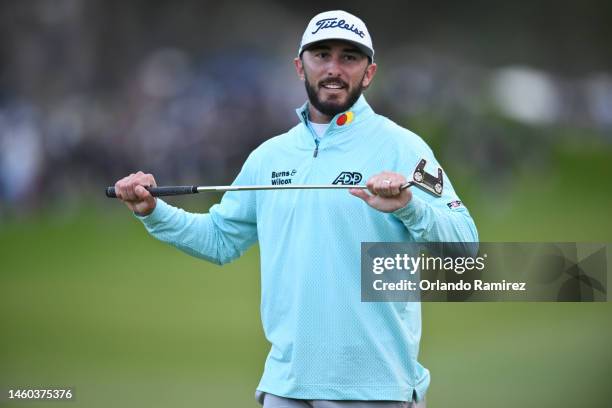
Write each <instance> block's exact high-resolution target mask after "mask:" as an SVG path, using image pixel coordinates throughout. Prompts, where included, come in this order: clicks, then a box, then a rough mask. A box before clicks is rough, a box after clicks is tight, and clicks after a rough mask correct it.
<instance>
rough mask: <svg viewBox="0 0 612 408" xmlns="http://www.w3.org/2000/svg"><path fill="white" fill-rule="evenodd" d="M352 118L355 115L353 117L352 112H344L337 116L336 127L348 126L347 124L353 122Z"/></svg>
mask: <svg viewBox="0 0 612 408" xmlns="http://www.w3.org/2000/svg"><path fill="white" fill-rule="evenodd" d="M354 116H355V115H353V112H344V113H343V114H342V115H340V116H338V119H336V125H338V126H344V125H348V124H349V123H351V122H352V121H353V117H354Z"/></svg>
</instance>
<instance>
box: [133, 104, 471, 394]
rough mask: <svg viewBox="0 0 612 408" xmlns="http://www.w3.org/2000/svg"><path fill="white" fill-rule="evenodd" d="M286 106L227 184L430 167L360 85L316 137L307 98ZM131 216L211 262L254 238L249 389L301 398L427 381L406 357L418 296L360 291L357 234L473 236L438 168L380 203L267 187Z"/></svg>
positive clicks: (413, 341)
mask: <svg viewBox="0 0 612 408" xmlns="http://www.w3.org/2000/svg"><path fill="white" fill-rule="evenodd" d="M297 113H298V116H299V118H300V122H299V123H298V124H297V125H296V126H295V127H294V128H292V129H291V130H289V131H288V132H287V133H285V134H283V135H280V136H277V137H274V138H272V139H269V140H268V141H266V142H264V143H263V144H262V145H261V146H259V147H258V148H257V149H255V150H254V151H253V152H252V153H251V154H250V156H249V157H248V159H247V160H246V162H245V164H244V166H243V168H242V170H241V171H240V173H239V174H238V176H237V177H236V179H235V181H234V184H236V185H262V184H263V185H266V184H331V183H333V182H334V181H336V182H341V183H355V182H358V183H359V184H365V182H366V181H367V180H368V179H369V178H370V177H371V176H373V175H375V174H378V173H380V172H382V171H384V170H387V171H393V172H397V173H401V174H403V175H405V176H407V178H411V175H412V172H413V171H414V169H415V167H416V166H417V164H418V163H419V161H420V160H421V159H423V158H424V159H426V160H427V167H426V170H427V171H428V172H429V173H434V174H435V173H436V171H437V168H438V167H439V164H438V162H437V160H436V159H435V157H434V155H433V153H432V151H431V149H430V148H429V147H428V146H427V144H426V143H425V142H424V141H423V140H422V139H421V138H420V137H419V136H417V135H415V134H414V133H412V132H410V131H408V130H406V129H404V128H402V127H400V126H399V125H397V124H395V123H394V122H392V121H391V120H389V119H387V118H385V117H383V116H381V115H378V114H376V113H375V112H374V111H373V110H372V109H371V108H370V106H369V105H368V103H367V102H366V100H365V98H364V97H363V96H361V97H360V98H359V100H358V101H357V102H356V103H355V104H354V105H353V107H352V108H351V109H350V110H349V111H348V112H345V113H342V114H338V115H337V116H336V117H335V118H334V119H333V120H332V122H331V124H330V126H329V128H328V129H327V131H326V132H325V135H324V136H323V137H322V138H321V139H320V140H319V139H318V138H316V136H315V133H314V132H313V131H312V130H311V128H310V127H309V124H308V106H307V104H305V105H304V106H302V107H301V108H300V109H298V110H297ZM343 115H344V116H343ZM139 218H141V220H142V222H143V223H144V225H145V227H146V228H147V230H148V231H149V232H150V233H151V234H152V235H153V236H154V237H156V238H158V239H160V240H162V241H164V242H168V243H170V244H172V245H174V246H176V247H177V248H179V249H181V250H183V251H185V252H187V253H189V254H191V255H193V256H196V257H199V258H202V259H205V260H208V261H211V262H214V263H217V264H223V263H226V262H230V261H232V260H233V259H235V258H237V257H239V256H240V255H241V254H242V253H243V252H244V251H245V250H246V249H247V248H248V247H250V246H251V245H252V244H254V243H256V242H258V243H259V247H260V254H261V319H262V323H263V329H264V333H265V336H266V338H267V339H268V341H269V342H270V343H271V349H270V352H269V354H268V357H267V360H266V363H265V369H264V373H263V376H262V378H261V381H260V383H259V386H258V387H257V389H258V390H259V391H262V392H267V393H271V394H275V395H278V396H283V397H288V398H297V399H309V400H311V399H323V400H396V401H411V400H412V398H413V396H416V398H417V400H421V399H422V398H423V396H424V394H425V392H426V390H427V387H428V385H429V382H430V375H429V371H428V370H427V369H426V368H424V367H423V366H422V365H421V364H420V363H419V362H418V358H417V357H418V351H419V341H420V336H421V308H420V303H418V302H406V303H400V302H378V303H376V302H372V303H368V302H361V287H360V285H361V277H360V248H361V242H455V241H457V242H476V241H478V234H477V231H476V227H475V225H474V222H473V221H472V218H471V217H470V214H469V212H468V210H467V208H466V207H465V206H464V205H463V204H461V202H460V201H459V198H458V197H457V195H456V193H455V191H454V189H453V186H452V184H451V182H450V180H449V179H448V177H447V175H446V174H444V191H443V195H442V197H440V198H437V197H433V196H431V195H428V194H426V193H425V192H423V191H421V190H419V189H413V199H412V200H411V202H410V203H408V205H407V206H406V207H404V208H401V209H399V210H397V211H395V212H394V213H390V214H388V213H383V212H380V211H377V210H375V209H373V208H371V207H369V206H368V205H367V204H366V203H365V202H363V201H362V200H361V199H359V198H357V197H354V196H352V195H351V194H349V193H348V192H347V191H345V190H283V191H270V190H267V191H242V192H227V193H225V195H224V196H223V199H222V200H221V202H220V203H219V204H215V205H214V206H212V207H211V208H210V211H209V213H207V214H193V213H188V212H185V211H183V210H181V209H178V208H175V207H172V206H170V205H168V204H166V203H165V202H164V201H162V200H161V199H158V200H157V205H156V208H155V210H154V211H153V212H152V213H151V214H150V215H148V216H146V217H139Z"/></svg>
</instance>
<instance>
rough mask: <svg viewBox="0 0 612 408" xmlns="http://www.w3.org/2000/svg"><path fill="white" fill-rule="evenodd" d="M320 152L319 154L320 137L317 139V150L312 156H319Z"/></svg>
mask: <svg viewBox="0 0 612 408" xmlns="http://www.w3.org/2000/svg"><path fill="white" fill-rule="evenodd" d="M318 154H319V139H315V150H314V154H313V155H312V157H317V155H318Z"/></svg>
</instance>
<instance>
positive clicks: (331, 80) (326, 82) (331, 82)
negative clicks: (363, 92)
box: [318, 78, 348, 88]
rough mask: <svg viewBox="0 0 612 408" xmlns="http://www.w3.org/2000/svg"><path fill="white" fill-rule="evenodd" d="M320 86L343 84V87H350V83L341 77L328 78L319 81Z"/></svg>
mask: <svg viewBox="0 0 612 408" xmlns="http://www.w3.org/2000/svg"><path fill="white" fill-rule="evenodd" d="M318 85H319V87H322V86H325V85H338V86H341V87H343V88H348V84H347V83H346V82H344V81H343V80H341V79H340V78H328V79H324V80H322V81H319V84H318Z"/></svg>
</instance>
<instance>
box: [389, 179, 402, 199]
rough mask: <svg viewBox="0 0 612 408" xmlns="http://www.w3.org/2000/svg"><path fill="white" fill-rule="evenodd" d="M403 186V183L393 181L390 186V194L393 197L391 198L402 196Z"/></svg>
mask: <svg viewBox="0 0 612 408" xmlns="http://www.w3.org/2000/svg"><path fill="white" fill-rule="evenodd" d="M401 186H402V183H401V182H400V181H399V180H397V179H396V180H393V181H391V184H389V194H390V195H391V197H396V196H398V195H399V194H400V192H401V191H400V187H401Z"/></svg>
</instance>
